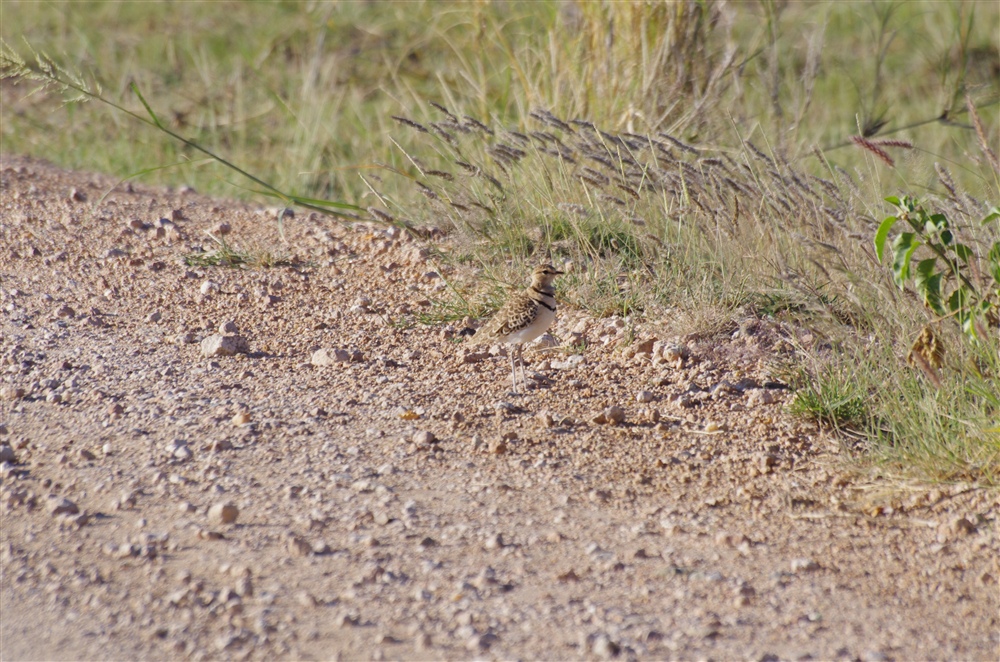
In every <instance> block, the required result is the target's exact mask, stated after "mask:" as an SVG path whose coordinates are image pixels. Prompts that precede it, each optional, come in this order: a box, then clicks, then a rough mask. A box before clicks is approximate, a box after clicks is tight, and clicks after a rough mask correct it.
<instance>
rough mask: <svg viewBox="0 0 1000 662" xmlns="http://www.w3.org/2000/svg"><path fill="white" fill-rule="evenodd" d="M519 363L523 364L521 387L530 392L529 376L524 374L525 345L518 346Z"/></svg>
mask: <svg viewBox="0 0 1000 662" xmlns="http://www.w3.org/2000/svg"><path fill="white" fill-rule="evenodd" d="M517 362H518V363H520V364H521V385H522V386H524V390H525V391H527V390H528V375H527V374H526V373H525V372H524V345H518V346H517Z"/></svg>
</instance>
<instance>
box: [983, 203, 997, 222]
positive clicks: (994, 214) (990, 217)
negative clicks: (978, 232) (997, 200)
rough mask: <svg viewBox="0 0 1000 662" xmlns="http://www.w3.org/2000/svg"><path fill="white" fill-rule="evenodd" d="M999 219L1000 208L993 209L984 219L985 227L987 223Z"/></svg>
mask: <svg viewBox="0 0 1000 662" xmlns="http://www.w3.org/2000/svg"><path fill="white" fill-rule="evenodd" d="M998 218H1000V207H994V208H993V209H990V213H989V214H987V215H986V218H984V219H983V224H984V225H985V224H986V223H989V222H990V221H995V220H997V219H998Z"/></svg>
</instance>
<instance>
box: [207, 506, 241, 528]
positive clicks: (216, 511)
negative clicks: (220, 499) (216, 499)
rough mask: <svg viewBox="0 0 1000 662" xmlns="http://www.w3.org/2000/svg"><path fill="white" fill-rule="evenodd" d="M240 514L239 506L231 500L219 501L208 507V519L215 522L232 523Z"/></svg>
mask: <svg viewBox="0 0 1000 662" xmlns="http://www.w3.org/2000/svg"><path fill="white" fill-rule="evenodd" d="M239 515H240V510H239V508H237V507H236V506H235V505H234V504H232V503H229V502H225V503H217V504H215V505H214V506H212V507H211V508H209V509H208V520H209V521H210V522H212V523H213V524H232V523H233V522H235V521H236V518H237V517H239Z"/></svg>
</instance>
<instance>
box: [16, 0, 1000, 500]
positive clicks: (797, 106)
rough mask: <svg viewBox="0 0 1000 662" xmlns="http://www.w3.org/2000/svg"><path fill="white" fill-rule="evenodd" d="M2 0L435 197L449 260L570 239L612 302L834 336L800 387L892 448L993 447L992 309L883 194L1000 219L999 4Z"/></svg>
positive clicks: (355, 172) (322, 167)
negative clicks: (934, 298) (921, 269)
mask: <svg viewBox="0 0 1000 662" xmlns="http://www.w3.org/2000/svg"><path fill="white" fill-rule="evenodd" d="M0 11H2V12H3V16H2V18H3V21H2V30H3V32H2V37H3V39H4V40H5V41H6V42H7V43H8V44H9V45H10V46H12V47H14V48H15V49H19V50H22V52H24V51H23V49H22V47H21V46H20V44H21V43H22V42H21V38H22V37H24V38H25V39H26V40H27V41H28V42H29V43H30V44H31V45H32V46H33V47H34V48H36V49H38V50H39V51H43V52H46V53H48V55H50V56H52V57H53V58H54V59H56V60H58V61H60V62H62V63H63V64H65V65H67V66H68V67H70V68H73V69H75V70H79V71H82V72H84V74H85V77H86V78H88V79H89V80H92V82H93V83H94V84H95V86H96V85H97V84H100V85H101V87H102V88H103V94H104V95H105V96H106V97H107V98H109V99H111V100H113V101H114V102H115V103H118V104H121V105H123V106H125V107H127V108H129V109H131V110H134V111H135V112H136V113H140V114H141V113H143V112H144V109H143V108H142V105H141V102H140V100H139V99H137V98H136V97H135V95H134V94H132V92H131V91H130V85H131V84H132V83H136V84H137V85H138V86H139V87H140V89H142V90H143V91H144V93H145V96H146V98H147V99H148V100H149V102H150V104H151V105H152V106H153V107H154V108H155V109H156V110H157V112H158V113H159V115H160V116H161V117H162V118H163V121H164V123H165V125H166V127H167V128H169V129H170V130H171V131H174V132H176V133H178V134H180V135H183V136H185V137H187V138H189V139H190V140H192V141H195V142H197V143H198V144H200V145H204V146H205V147H206V148H208V149H210V150H212V151H215V152H217V153H220V154H223V155H225V157H226V158H228V159H229V160H230V161H232V162H234V163H237V164H239V165H240V166H241V167H243V168H244V169H245V170H247V171H249V172H252V173H255V174H256V175H258V176H260V177H261V178H263V179H265V180H267V181H268V182H271V183H272V184H273V185H274V186H275V187H277V188H279V189H281V190H294V191H299V192H302V194H303V195H306V196H308V197H312V198H316V199H327V200H345V201H348V202H351V203H354V204H357V205H359V206H360V207H363V208H370V211H369V213H370V214H374V215H375V216H376V217H377V218H383V219H384V218H389V217H391V218H392V219H399V220H402V219H412V220H413V221H416V222H418V223H426V222H427V220H428V219H434V223H435V224H437V225H439V226H440V227H441V228H442V229H444V230H446V231H447V232H449V233H451V234H452V236H453V237H455V238H456V239H457V240H458V241H456V242H455V245H456V246H457V248H456V249H455V250H454V251H453V252H452V253H451V254H450V255H448V256H446V259H451V260H456V261H462V262H472V263H474V264H477V265H479V266H481V267H482V268H483V269H484V272H485V273H486V274H487V275H488V276H489V277H490V278H491V279H492V280H493V281H494V282H498V283H499V282H516V281H518V280H519V279H520V274H521V273H522V269H523V265H524V264H525V263H527V262H531V261H537V260H538V259H540V258H542V257H545V258H550V259H559V260H562V261H565V262H570V263H572V264H573V265H574V269H573V270H572V272H571V274H570V275H569V277H567V278H565V279H564V282H563V283H561V285H563V286H564V289H565V297H566V299H567V300H568V302H569V303H571V304H573V305H577V306H580V307H584V308H586V309H588V310H590V311H592V312H593V313H595V314H598V315H613V314H619V315H634V316H645V317H648V318H655V317H656V316H657V315H659V314H660V311H661V310H663V309H664V308H667V307H686V308H699V307H705V308H723V309H734V310H735V309H737V308H741V309H744V310H746V309H751V310H754V311H756V312H757V314H759V315H761V316H768V315H775V314H781V315H783V316H785V317H792V318H793V319H795V320H797V321H798V322H799V323H801V324H806V325H809V326H810V327H811V328H814V329H815V330H816V332H817V334H821V335H822V337H824V338H827V339H828V342H827V343H825V346H828V347H831V348H833V351H824V352H822V353H819V352H816V351H812V352H805V351H803V352H802V354H801V356H800V363H799V374H800V375H801V378H800V384H799V399H798V401H797V404H796V411H797V412H798V413H799V414H801V415H806V416H813V417H816V418H818V419H820V420H823V421H824V422H825V423H827V424H828V425H831V426H833V427H836V428H839V429H841V430H843V431H844V434H845V439H852V440H860V441H858V443H857V444H855V445H854V448H856V449H858V450H859V451H861V452H860V453H859V455H858V457H859V459H861V460H862V461H864V462H870V463H873V464H875V465H877V466H879V467H886V466H889V467H892V468H893V471H897V470H901V471H905V472H911V473H917V474H919V475H920V476H922V477H925V478H930V479H940V480H955V479H970V478H971V479H973V480H977V481H982V482H985V483H995V482H996V480H997V477H998V475H1000V445H998V441H997V440H998V435H997V433H996V431H995V430H996V428H997V426H998V422H997V420H996V408H997V403H998V402H1000V392H998V389H997V388H996V387H995V386H994V384H995V383H996V377H997V372H996V370H997V367H998V366H997V365H996V364H997V349H998V348H997V342H996V341H997V332H996V329H995V328H992V330H991V331H990V332H989V333H988V334H985V335H984V336H983V337H981V338H980V339H979V340H977V341H970V340H968V339H967V338H966V337H964V336H963V335H962V334H961V332H960V331H955V330H954V329H953V328H952V326H953V324H952V322H953V321H952V320H950V319H948V318H947V317H945V318H942V317H941V316H940V315H939V314H937V313H935V312H934V311H933V310H930V309H928V308H927V307H926V306H924V305H923V303H922V302H921V300H920V297H919V296H915V295H914V290H913V289H912V288H910V289H907V290H900V289H899V288H898V287H897V286H896V283H895V282H894V281H893V274H892V271H891V269H890V268H889V265H884V264H880V263H879V261H878V259H877V258H876V256H875V251H874V249H873V248H872V246H873V244H872V240H873V237H874V235H875V232H876V229H877V228H878V226H879V223H880V221H881V220H882V218H884V217H885V216H886V214H888V213H890V212H891V208H890V206H889V205H887V204H886V203H885V202H883V198H884V197H886V196H887V195H900V194H903V193H912V194H916V195H919V196H920V197H921V198H922V199H924V200H925V202H926V204H927V205H929V206H938V207H940V208H941V209H942V210H946V211H947V212H948V214H949V218H952V219H953V220H954V222H955V223H956V224H957V226H956V227H959V228H961V229H963V231H965V233H966V235H967V236H968V237H969V239H968V241H969V242H970V244H971V245H975V246H978V247H986V248H987V249H988V247H989V245H990V244H991V243H993V242H994V241H996V238H997V236H996V227H995V224H994V225H990V226H982V225H980V224H979V223H978V219H981V218H982V217H983V216H985V214H986V211H987V210H988V208H989V207H990V206H991V205H995V204H997V202H998V201H1000V179H998V177H1000V174H998V173H997V172H996V170H995V169H994V168H993V167H992V166H991V163H990V159H989V157H988V153H989V150H990V149H992V150H993V151H994V152H997V151H1000V150H998V149H997V141H998V138H997V135H998V132H997V127H998V121H1000V114H998V111H997V99H1000V53H998V51H997V46H996V43H995V35H994V34H993V33H994V32H995V30H994V29H993V28H994V27H995V26H996V25H997V23H998V21H1000V9H998V8H997V6H996V5H995V3H962V2H954V3H947V2H944V3H898V4H889V3H873V4H870V5H859V4H850V5H844V4H839V3H837V4H835V3H829V4H814V3H781V2H767V1H765V2H760V3H756V4H749V3H739V4H736V5H723V4H721V3H715V2H681V3H613V2H594V3H582V2H581V3H536V2H528V3H517V2H511V3H427V2H408V3H338V4H334V5H321V4H316V3H292V2H285V3H260V4H254V5H244V4H241V3H224V2H212V3H195V4H192V5H190V6H188V7H187V11H186V12H183V13H182V12H177V11H176V10H175V8H174V7H173V5H171V4H170V3H162V4H161V3H89V2H77V3H67V4H59V5H41V4H38V3H33V2H32V3H29V2H14V1H5V2H4V3H3V4H2V5H0ZM991 26H992V27H991ZM98 35H100V38H98ZM0 90H2V94H3V100H4V104H3V110H2V120H3V121H2V123H0V124H2V139H3V149H4V150H9V151H22V152H28V153H32V154H35V155H39V156H44V157H46V158H50V159H52V160H55V161H58V162H60V163H63V164H66V165H70V166H74V167H81V168H91V169H100V170H105V171H109V172H114V173H118V174H122V175H127V174H130V173H135V172H140V171H145V170H150V169H151V168H154V167H155V166H158V165H162V164H166V163H175V162H185V161H186V162H188V165H184V166H181V167H178V168H165V169H159V170H152V171H150V173H149V175H148V177H147V181H154V182H161V183H167V184H177V183H181V182H183V183H187V184H194V185H195V186H196V187H197V188H198V189H199V190H202V191H204V192H213V193H224V194H227V195H239V196H244V195H247V192H246V190H245V189H244V188H241V187H242V186H246V182H241V181H239V180H238V178H237V177H236V176H235V175H233V174H232V173H231V171H227V170H225V169H220V168H218V167H217V166H218V164H217V163H209V164H208V165H204V164H202V162H197V163H196V162H195V160H194V159H195V157H196V156H197V155H196V153H195V152H194V151H193V150H192V149H191V146H190V145H189V144H185V143H183V142H177V141H171V140H168V139H165V138H164V136H163V135H162V134H161V133H159V132H157V131H151V130H150V129H149V127H147V126H142V125H140V124H137V123H135V122H130V121H129V120H128V118H127V117H123V116H121V115H120V114H115V113H109V112H108V111H107V109H106V108H104V107H100V106H98V105H96V104H92V103H90V104H71V105H68V106H65V107H63V106H61V105H60V101H59V100H58V99H56V98H53V97H52V96H46V95H35V96H26V92H27V88H26V87H25V86H24V85H23V84H21V83H17V81H14V80H9V79H8V80H5V81H3V84H2V87H0ZM966 95H968V96H969V97H971V99H972V100H973V104H974V106H976V107H978V109H979V114H980V115H981V125H982V127H983V128H982V130H981V131H979V132H978V134H979V135H977V131H975V130H973V124H972V121H971V117H970V115H969V110H968V106H967V104H966V101H965V98H966ZM431 101H433V102H435V103H436V104H437V105H436V106H435V105H432V104H431V103H429V102H431ZM574 120H580V121H574ZM852 137H853V138H852ZM232 184H238V186H235V187H234V186H232ZM986 253H987V250H985V249H984V250H979V251H977V253H976V254H977V255H978V256H980V259H979V262H977V263H976V264H973V265H972V266H971V267H970V268H971V269H973V270H975V269H979V270H986V269H987V264H986V261H985V257H984V256H985V255H986ZM470 300H471V299H470ZM476 301H485V302H486V305H487V306H488V305H490V304H489V301H490V299H489V296H488V295H484V296H483V297H480V298H478V299H476ZM478 305H479V304H476V305H473V304H471V303H470V302H469V301H456V302H455V303H454V304H447V305H444V306H443V307H442V308H441V310H440V311H437V313H436V314H439V315H440V317H441V319H444V318H452V317H456V316H458V317H461V316H464V314H467V313H470V312H475V311H477V310H478V307H477V306H478ZM926 327H931V328H933V329H935V330H936V333H937V336H938V337H939V338H940V339H941V342H942V343H944V344H945V345H946V346H947V349H948V353H947V357H948V358H947V359H946V360H945V361H944V362H943V364H942V365H941V367H940V368H938V369H937V370H936V372H935V378H934V379H930V378H929V377H928V375H927V374H926V372H925V371H922V370H920V369H918V368H917V367H914V366H912V365H910V364H908V363H907V361H906V356H907V354H908V349H909V348H910V346H911V344H912V343H913V342H914V340H916V339H917V338H918V337H919V336H920V334H921V333H922V329H924V328H926Z"/></svg>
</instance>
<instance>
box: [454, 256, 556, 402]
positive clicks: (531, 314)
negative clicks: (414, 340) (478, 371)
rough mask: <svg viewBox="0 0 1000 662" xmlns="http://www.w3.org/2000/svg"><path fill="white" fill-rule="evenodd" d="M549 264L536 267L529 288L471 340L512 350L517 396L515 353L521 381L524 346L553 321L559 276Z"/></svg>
mask: <svg viewBox="0 0 1000 662" xmlns="http://www.w3.org/2000/svg"><path fill="white" fill-rule="evenodd" d="M562 274H563V272H562V271H559V270H558V269H556V268H555V267H553V266H552V265H551V264H542V265H539V266H537V267H535V269H534V271H533V272H532V274H531V285H530V286H529V287H527V288H526V289H524V290H521V291H520V292H517V293H516V294H513V295H512V296H511V297H510V298H509V299H508V300H507V302H506V303H504V305H503V306H502V307H501V308H500V310H498V311H497V312H496V314H495V315H493V317H492V318H490V320H489V321H488V322H487V323H486V324H485V325H483V327H482V328H480V329H479V331H477V332H476V335H475V336H473V337H472V342H473V344H476V345H483V344H493V343H506V344H508V345H511V346H512V347H513V350H514V351H511V352H510V378H511V383H512V385H513V387H514V393H515V394H516V393H517V371H516V369H515V367H514V354H515V353H516V354H517V362H518V363H520V364H521V378H522V381H523V382H524V385H525V388H527V380H525V379H524V363H523V361H522V356H521V353H522V348H523V346H524V344H525V343H528V342H531V341H532V340H534V339H535V338H537V337H539V336H540V335H542V334H543V333H545V332H546V331H548V329H549V327H550V326H552V322H553V321H554V320H555V318H556V296H555V295H556V290H555V287H553V285H552V281H554V280H555V278H556V276H561V275H562Z"/></svg>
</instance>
